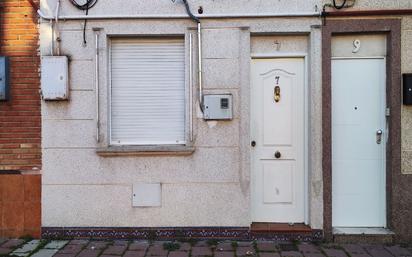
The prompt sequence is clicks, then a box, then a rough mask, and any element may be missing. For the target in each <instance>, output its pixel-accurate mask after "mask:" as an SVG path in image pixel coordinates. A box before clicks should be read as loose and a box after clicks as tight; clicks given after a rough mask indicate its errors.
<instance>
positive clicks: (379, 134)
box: [376, 129, 383, 145]
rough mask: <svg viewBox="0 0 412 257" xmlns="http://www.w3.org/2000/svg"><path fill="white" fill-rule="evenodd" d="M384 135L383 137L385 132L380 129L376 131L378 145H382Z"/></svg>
mask: <svg viewBox="0 0 412 257" xmlns="http://www.w3.org/2000/svg"><path fill="white" fill-rule="evenodd" d="M382 135H383V131H382V129H378V130H377V131H376V143H377V144H378V145H379V144H380V143H382Z"/></svg>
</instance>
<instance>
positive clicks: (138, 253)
mask: <svg viewBox="0 0 412 257" xmlns="http://www.w3.org/2000/svg"><path fill="white" fill-rule="evenodd" d="M0 256H18V257H31V256H33V257H53V256H55V257H99V256H100V257H119V256H124V257H211V256H214V257H412V245H410V246H399V245H379V244H341V245H338V244H320V243H296V242H273V241H247V242H245V241H241V242H237V241H216V240H208V241H190V242H169V241H168V242H165V241H154V242H149V241H122V240H118V241H92V240H71V241H63V240H62V241H48V240H22V239H9V240H6V239H0Z"/></svg>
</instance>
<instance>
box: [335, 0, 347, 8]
mask: <svg viewBox="0 0 412 257" xmlns="http://www.w3.org/2000/svg"><path fill="white" fill-rule="evenodd" d="M346 1H347V0H344V1H343V2H342V4H341V5H337V4H336V0H333V7H335V8H336V9H338V10H340V9H342V8H343V7H345V5H346Z"/></svg>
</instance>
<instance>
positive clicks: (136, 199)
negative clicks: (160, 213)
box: [133, 183, 162, 207]
mask: <svg viewBox="0 0 412 257" xmlns="http://www.w3.org/2000/svg"><path fill="white" fill-rule="evenodd" d="M161 205H162V186H161V184H160V183H154V184H145V183H139V184H134V185H133V207H160V206H161Z"/></svg>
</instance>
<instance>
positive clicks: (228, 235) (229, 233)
mask: <svg viewBox="0 0 412 257" xmlns="http://www.w3.org/2000/svg"><path fill="white" fill-rule="evenodd" d="M42 237H43V238H45V239H70V238H75V239H79V238H88V239H134V240H139V239H140V240H179V239H181V240H184V239H221V240H255V239H264V240H275V241H290V240H298V241H308V242H309V241H320V240H323V231H322V230H312V231H311V232H282V233H273V232H252V231H250V228H249V227H170V228H126V227H125V228H119V227H115V228H97V227H96V228H95V227H43V228H42Z"/></svg>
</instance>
